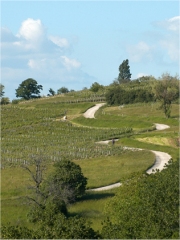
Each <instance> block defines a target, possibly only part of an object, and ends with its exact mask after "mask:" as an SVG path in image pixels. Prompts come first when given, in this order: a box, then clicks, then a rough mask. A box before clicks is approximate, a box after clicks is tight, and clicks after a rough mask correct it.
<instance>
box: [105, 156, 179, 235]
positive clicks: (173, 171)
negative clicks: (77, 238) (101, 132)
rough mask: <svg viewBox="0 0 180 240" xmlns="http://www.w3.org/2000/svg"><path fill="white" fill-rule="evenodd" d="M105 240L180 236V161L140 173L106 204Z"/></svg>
mask: <svg viewBox="0 0 180 240" xmlns="http://www.w3.org/2000/svg"><path fill="white" fill-rule="evenodd" d="M106 214H107V216H108V219H107V220H106V221H105V224H104V227H103V230H102V237H103V238H105V239H109V238H113V239H172V238H175V239H178V237H179V160H177V161H170V162H169V164H168V166H167V167H166V168H165V169H164V170H163V171H161V172H156V173H155V174H151V175H147V174H142V173H138V174H136V175H134V176H132V177H131V179H130V180H127V181H125V182H124V183H123V185H122V186H121V187H120V188H119V190H118V192H117V194H116V196H115V197H113V198H111V201H109V202H108V204H107V205H106Z"/></svg>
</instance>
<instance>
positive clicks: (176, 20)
mask: <svg viewBox="0 0 180 240" xmlns="http://www.w3.org/2000/svg"><path fill="white" fill-rule="evenodd" d="M154 24H155V26H158V27H160V28H164V29H166V30H169V31H173V32H179V26H180V16H175V17H172V18H170V19H167V20H164V21H159V22H155V23H154Z"/></svg>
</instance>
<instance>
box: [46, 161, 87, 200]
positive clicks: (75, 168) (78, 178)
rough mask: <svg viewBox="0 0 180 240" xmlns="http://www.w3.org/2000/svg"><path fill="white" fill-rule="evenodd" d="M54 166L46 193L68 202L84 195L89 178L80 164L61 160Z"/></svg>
mask: <svg viewBox="0 0 180 240" xmlns="http://www.w3.org/2000/svg"><path fill="white" fill-rule="evenodd" d="M54 166H55V171H54V173H52V174H51V176H49V178H48V179H47V181H46V183H45V187H44V189H45V194H46V195H49V196H51V197H53V199H54V200H63V201H64V202H65V203H66V204H68V203H69V202H73V201H75V200H76V199H77V198H80V197H81V196H83V194H84V193H85V189H86V184H87V178H86V177H84V176H83V174H82V171H81V168H80V166H79V165H77V164H75V163H73V162H71V161H68V160H62V161H59V162H57V163H56V164H55V165H54Z"/></svg>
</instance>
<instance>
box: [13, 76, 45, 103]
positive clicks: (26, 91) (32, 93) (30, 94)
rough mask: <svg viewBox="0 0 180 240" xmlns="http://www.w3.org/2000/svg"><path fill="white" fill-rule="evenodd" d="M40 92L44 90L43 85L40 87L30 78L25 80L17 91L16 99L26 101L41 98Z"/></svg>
mask: <svg viewBox="0 0 180 240" xmlns="http://www.w3.org/2000/svg"><path fill="white" fill-rule="evenodd" d="M40 90H43V87H42V85H38V83H37V81H36V80H34V79H32V78H28V79H26V80H24V81H23V82H22V83H21V84H20V85H19V87H18V88H17V89H16V97H22V98H24V99H26V100H29V99H31V98H37V97H40V95H39V94H40Z"/></svg>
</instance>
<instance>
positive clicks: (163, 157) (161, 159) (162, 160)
mask: <svg viewBox="0 0 180 240" xmlns="http://www.w3.org/2000/svg"><path fill="white" fill-rule="evenodd" d="M104 104H105V103H100V104H96V106H94V107H92V108H90V109H88V110H87V111H86V112H85V113H84V117H85V118H94V114H95V112H96V111H97V110H98V109H99V108H100V107H102V106H103V105H104ZM155 126H156V130H164V129H167V128H170V127H169V126H168V125H165V124H160V123H155ZM111 141H112V140H106V141H100V142H97V143H99V144H108V143H109V142H111ZM115 141H118V139H116V140H115ZM124 149H129V150H133V149H136V150H137V149H138V150H143V149H141V148H131V147H124ZM151 151H152V152H153V153H154V155H155V163H154V165H153V166H152V167H151V168H149V169H148V170H147V171H146V172H147V173H148V174H152V173H155V170H156V169H157V170H159V171H162V170H163V169H164V168H165V165H166V164H168V161H169V160H170V159H171V156H170V155H169V154H168V153H165V152H159V151H154V150H151ZM121 185H122V183H115V184H111V185H108V186H105V187H100V188H94V189H88V190H87V191H104V190H109V189H112V188H116V187H119V186H121Z"/></svg>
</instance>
